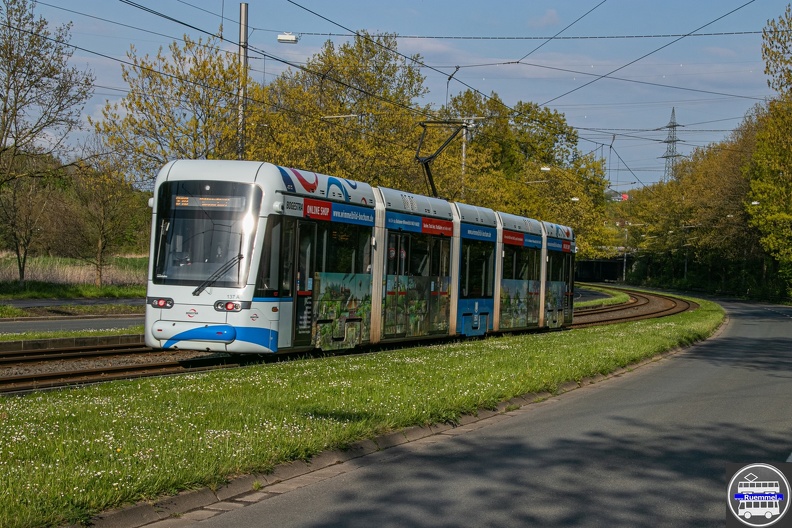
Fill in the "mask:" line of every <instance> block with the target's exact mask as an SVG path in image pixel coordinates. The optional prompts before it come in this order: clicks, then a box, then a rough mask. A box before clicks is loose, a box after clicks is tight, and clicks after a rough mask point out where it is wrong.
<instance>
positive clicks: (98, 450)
mask: <svg viewBox="0 0 792 528" xmlns="http://www.w3.org/2000/svg"><path fill="white" fill-rule="evenodd" d="M696 302H698V303H699V304H700V305H701V307H700V309H698V310H697V311H695V312H689V313H684V314H679V315H675V316H672V317H666V318H663V319H656V320H648V321H640V322H635V323H625V324H620V325H613V326H607V327H592V328H586V329H581V330H574V331H563V332H551V333H543V334H524V335H515V336H502V337H492V338H487V339H481V340H469V341H460V342H454V343H448V344H438V345H434V346H427V347H420V348H405V349H400V350H392V351H387V352H378V353H370V354H361V355H347V356H330V357H325V358H321V359H310V360H296V361H288V362H280V363H272V364H267V365H260V366H254V367H247V368H241V369H236V370H233V371H214V372H207V373H201V374H191V375H184V376H175V377H169V378H149V379H143V380H135V381H127V382H112V383H106V384H101V385H94V386H89V387H84V388H78V389H68V390H60V391H56V392H45V393H38V394H33V395H28V396H22V397H6V398H2V399H0V526H4V527H32V526H58V525H63V524H74V523H80V522H87V521H88V520H89V519H90V518H91V516H93V515H95V514H96V513H98V512H100V511H102V510H105V509H109V508H113V507H118V506H121V505H123V504H129V503H134V502H137V501H140V500H145V499H154V498H156V497H158V496H161V495H163V494H173V493H176V492H178V491H179V490H184V489H189V488H195V487H201V486H218V485H220V484H222V483H223V482H224V481H225V480H226V479H227V478H229V477H232V476H234V475H240V474H245V473H250V472H262V471H268V470H271V469H272V468H273V467H274V466H275V465H277V464H279V463H281V462H285V461H289V460H295V459H308V458H310V457H311V456H312V455H315V454H317V453H319V452H321V451H323V450H325V449H329V448H334V447H344V446H347V445H349V444H351V443H352V442H355V441H357V440H359V439H362V438H368V437H373V436H376V435H378V434H381V433H385V432H387V431H390V430H393V429H398V428H403V427H408V426H412V425H426V424H430V423H438V422H455V421H457V420H458V419H459V417H460V415H461V414H463V413H475V412H476V411H477V410H478V409H481V408H494V407H495V406H496V405H497V404H498V403H499V402H501V401H504V400H508V399H510V398H513V397H515V396H518V395H521V394H525V393H529V392H539V391H551V392H552V391H555V390H556V389H557V387H558V386H559V385H560V384H562V383H563V382H565V381H568V380H580V379H582V378H585V377H588V376H592V375H595V374H607V373H609V372H611V371H613V370H614V369H617V368H620V367H624V366H627V365H629V364H631V363H633V362H636V361H639V360H641V359H643V358H646V357H650V356H653V355H655V354H658V353H660V352H663V351H666V350H668V349H671V348H674V347H676V346H679V345H687V344H690V343H693V342H695V341H697V340H700V339H703V338H705V337H707V336H709V335H711V333H712V332H713V331H714V329H715V328H716V327H717V326H718V325H719V324H720V322H721V321H722V319H723V311H722V309H721V308H720V307H719V306H717V305H715V304H713V303H710V302H707V301H701V300H696Z"/></svg>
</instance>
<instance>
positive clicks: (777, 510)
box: [727, 464, 789, 526]
mask: <svg viewBox="0 0 792 528" xmlns="http://www.w3.org/2000/svg"><path fill="white" fill-rule="evenodd" d="M786 465H787V464H784V466H786ZM737 467H739V466H737ZM727 493H728V504H729V511H730V512H731V515H732V516H734V518H736V519H737V520H738V521H740V522H741V523H742V524H744V525H746V526H772V525H774V524H776V523H777V522H778V521H780V520H781V519H782V518H783V517H784V515H785V514H786V513H787V510H788V509H789V481H788V480H787V478H786V476H785V475H784V473H783V472H782V471H781V470H780V469H778V468H776V467H775V466H771V465H770V464H750V465H748V466H743V467H741V468H739V469H738V470H737V471H735V472H734V473H733V475H732V478H731V481H729V487H728V489H727Z"/></svg>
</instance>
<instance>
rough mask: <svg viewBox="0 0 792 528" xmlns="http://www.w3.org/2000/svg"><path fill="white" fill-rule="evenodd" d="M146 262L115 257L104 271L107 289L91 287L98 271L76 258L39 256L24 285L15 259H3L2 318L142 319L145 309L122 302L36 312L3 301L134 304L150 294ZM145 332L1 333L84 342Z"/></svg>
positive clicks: (12, 337)
mask: <svg viewBox="0 0 792 528" xmlns="http://www.w3.org/2000/svg"><path fill="white" fill-rule="evenodd" d="M147 266H148V258H147V257H129V258H123V257H116V258H114V259H112V260H111V264H110V265H109V266H108V267H107V268H106V269H105V273H104V280H105V285H104V286H102V287H96V286H94V285H93V284H92V281H93V270H92V268H91V267H90V266H87V265H86V264H85V263H82V262H80V261H76V260H73V259H64V258H49V257H36V258H31V259H30V260H29V263H28V266H27V278H28V280H27V281H25V282H24V283H20V282H18V281H17V280H15V279H16V278H17V270H16V259H15V258H13V257H12V256H9V255H7V254H6V255H5V256H0V319H9V318H24V317H41V316H59V315H60V316H64V315H66V316H68V315H113V314H143V312H144V307H143V306H128V305H126V304H123V303H112V302H110V303H107V304H99V305H68V304H64V305H60V306H48V307H37V308H17V307H14V306H11V305H10V304H9V303H7V302H4V301H6V300H9V299H99V298H101V299H129V298H138V299H139V298H142V297H145V295H146V270H147ZM142 332H143V327H142V325H141V326H135V327H130V328H119V329H114V330H102V331H90V330H86V331H79V332H27V333H5V334H0V341H18V340H23V339H24V340H29V339H50V338H55V337H84V336H92V335H97V334H98V333H100V334H101V335H114V334H136V333H138V334H139V333H142Z"/></svg>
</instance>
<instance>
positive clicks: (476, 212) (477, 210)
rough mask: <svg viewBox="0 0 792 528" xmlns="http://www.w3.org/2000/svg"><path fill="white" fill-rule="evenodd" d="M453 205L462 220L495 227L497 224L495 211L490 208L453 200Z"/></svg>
mask: <svg viewBox="0 0 792 528" xmlns="http://www.w3.org/2000/svg"><path fill="white" fill-rule="evenodd" d="M454 205H456V208H457V210H458V211H459V218H460V220H462V222H465V223H468V224H477V225H483V226H489V227H496V226H497V225H498V221H497V219H496V217H495V211H493V210H492V209H488V208H487V207H478V206H475V205H470V204H466V203H459V202H454Z"/></svg>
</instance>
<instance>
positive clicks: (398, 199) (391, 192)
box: [378, 187, 453, 220]
mask: <svg viewBox="0 0 792 528" xmlns="http://www.w3.org/2000/svg"><path fill="white" fill-rule="evenodd" d="M378 189H379V190H380V192H381V193H382V197H383V199H384V200H385V209H386V210H387V211H398V212H400V213H407V214H414V215H421V216H433V217H435V218H442V219H445V220H452V219H453V213H452V212H451V204H450V203H449V202H447V201H446V200H442V199H440V198H431V197H429V196H423V195H422V194H412V193H408V192H404V191H397V190H396V189H389V188H387V187H378Z"/></svg>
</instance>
